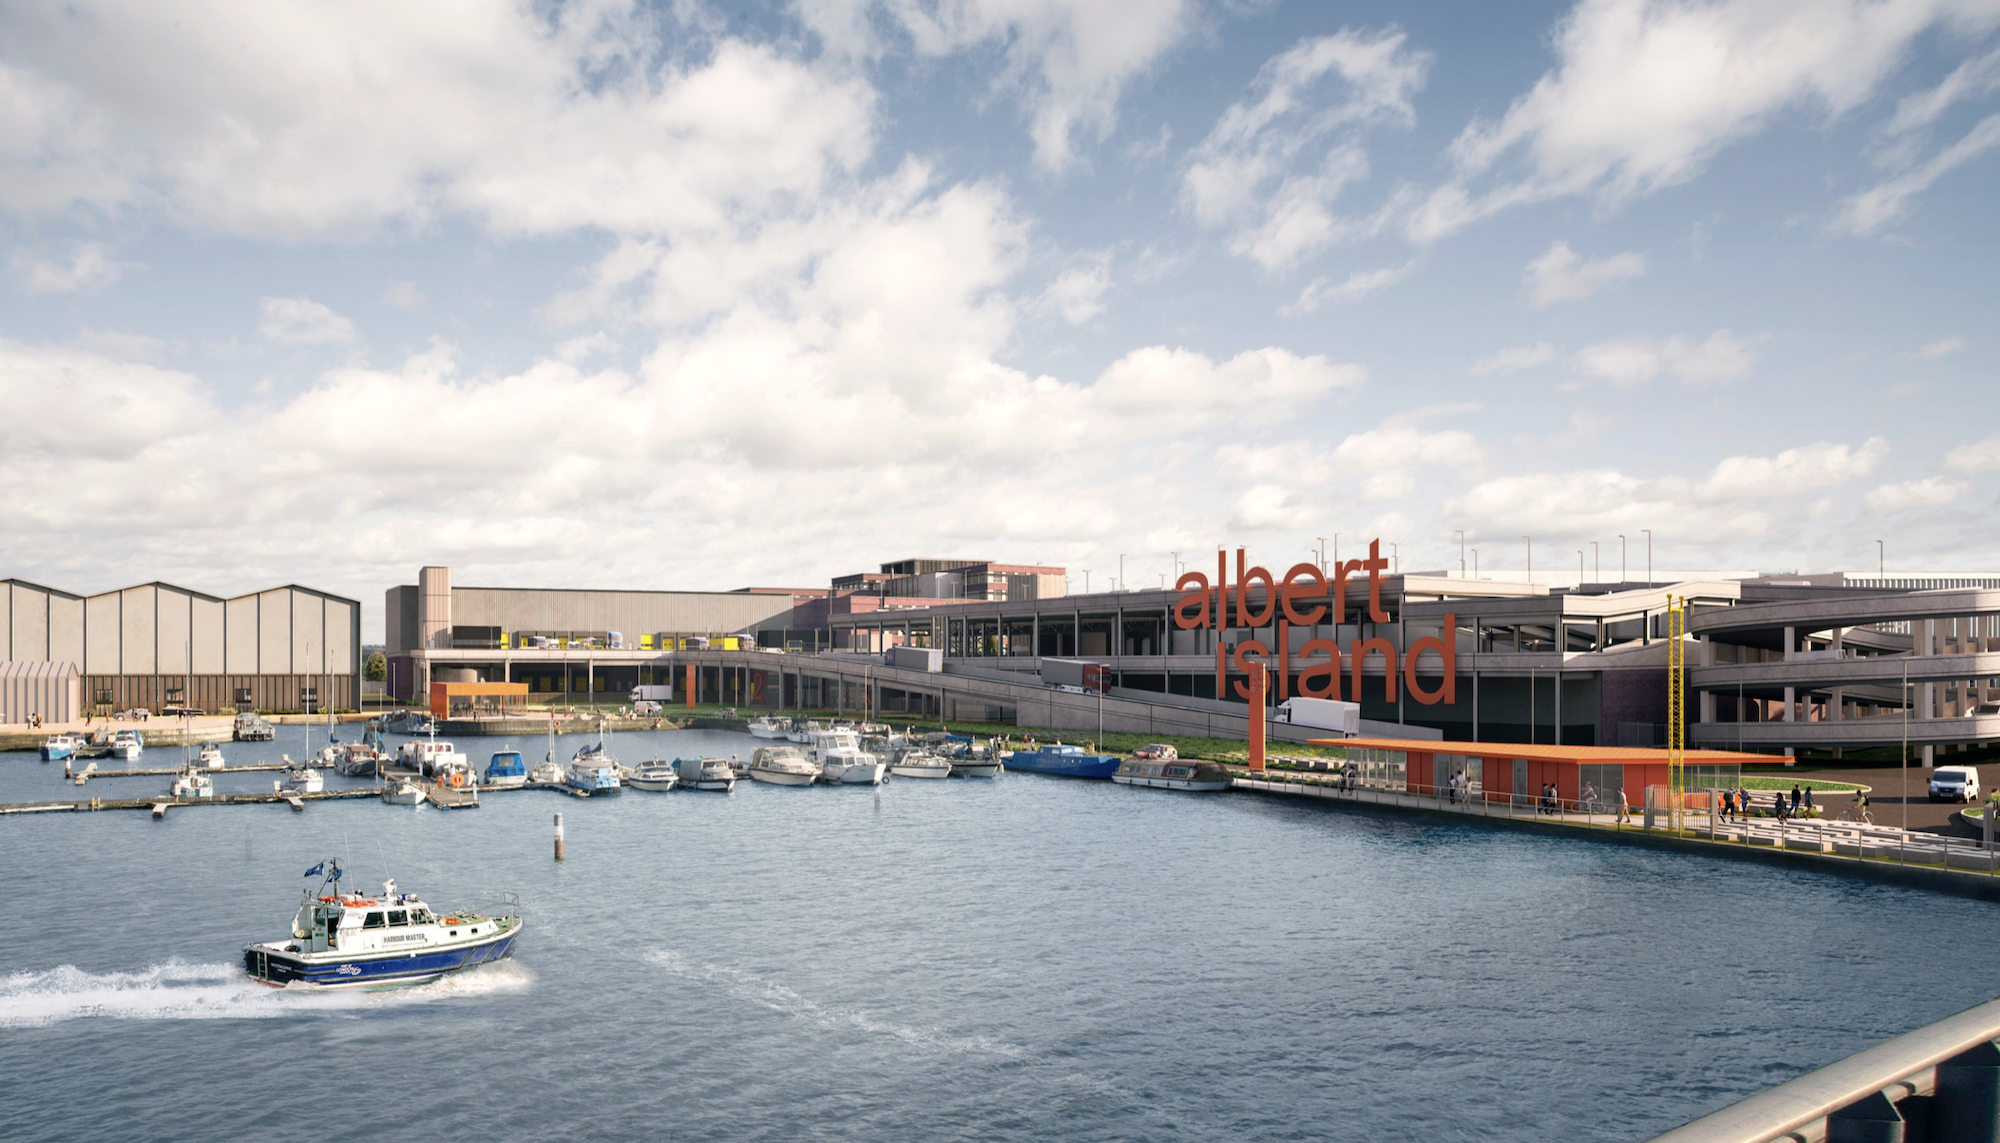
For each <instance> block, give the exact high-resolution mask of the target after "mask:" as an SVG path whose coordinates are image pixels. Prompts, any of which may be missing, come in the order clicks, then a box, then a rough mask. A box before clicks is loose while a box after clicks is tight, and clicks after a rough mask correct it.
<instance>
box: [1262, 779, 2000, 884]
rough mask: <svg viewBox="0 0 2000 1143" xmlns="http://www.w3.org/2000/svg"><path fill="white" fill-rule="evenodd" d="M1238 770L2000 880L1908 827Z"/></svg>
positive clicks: (1300, 788) (1518, 814)
mask: <svg viewBox="0 0 2000 1143" xmlns="http://www.w3.org/2000/svg"><path fill="white" fill-rule="evenodd" d="M1232 771H1233V772H1234V773H1235V774H1236V779H1235V782H1234V783H1233V786H1234V788H1235V789H1239V790H1252V791H1257V792H1260V793H1271V794H1284V795H1290V796H1303V797H1314V798H1325V799H1330V800H1335V801H1343V802H1353V803H1356V804H1361V805H1377V806H1383V807H1393V808H1396V809H1404V810H1417V811H1423V812H1429V813H1443V814H1454V815H1459V816H1463V817H1473V818H1484V819H1492V820H1495V821H1513V822H1517V823H1521V824H1528V823H1535V824H1540V825H1545V826H1553V827H1567V828H1572V829H1576V830H1579V831H1587V832H1594V831H1610V832H1617V833H1634V834H1640V835H1646V836H1654V837H1662V838H1679V839H1681V840H1686V841H1698V842H1708V843H1714V844H1719V845H1732V846H1745V847H1750V848H1762V849H1766V850H1784V851H1788V852H1797V853H1813V854H1820V855H1822V856H1825V857H1828V858H1830V859H1853V860H1865V861H1886V862H1890V863H1894V864H1900V865H1913V866H1925V867H1930V868H1934V869H1941V870H1967V871H1971V872H1978V873H1986V874H1991V875H1996V876H2000V861H1996V858H2000V849H1989V848H1987V847H1986V846H1985V845H1984V844H1982V843H1981V842H1979V841H1969V840H1965V839H1961V838H1953V837H1945V836H1942V835H1939V834H1935V833H1924V832H1919V831H1916V830H1903V829H1899V828H1897V827H1895V826H1889V825H1877V824H1870V823H1867V822H1855V821H1841V820H1833V821H1828V820H1826V819H1785V818H1747V819H1738V820H1735V821H1727V820H1724V819H1723V818H1722V817H1721V816H1720V815H1719V814H1715V815H1711V814H1710V813H1709V811H1708V810H1706V809H1702V810H1697V811H1689V812H1687V813H1685V814H1683V815H1682V820H1681V823H1680V825H1679V827H1678V829H1677V828H1676V827H1675V825H1674V823H1673V822H1672V821H1671V820H1670V815H1669V814H1667V813H1666V811H1665V810H1656V811H1654V812H1653V813H1652V814H1651V815H1650V817H1651V820H1650V821H1648V814H1647V813H1646V811H1644V810H1636V809H1635V810H1634V811H1633V812H1632V814H1631V815H1630V819H1629V820H1625V821H1620V820H1619V815H1618V813H1617V812H1616V809H1615V807H1614V806H1611V805H1597V806H1591V805H1579V804H1578V803H1576V802H1574V801H1567V800H1562V799H1555V800H1544V799H1540V798H1535V797H1531V796H1527V795H1503V794H1498V793H1495V794H1491V795H1489V794H1487V793H1486V792H1485V791H1483V790H1481V789H1479V788H1478V787H1474V788H1473V789H1472V790H1471V791H1470V792H1469V793H1466V794H1461V795H1459V796H1458V797H1457V798H1454V797H1453V796H1452V795H1451V794H1450V793H1449V792H1439V793H1435V794H1433V793H1427V792H1421V791H1412V790H1408V789H1402V788H1398V787H1395V786H1390V785H1382V784H1369V783H1367V782H1356V783H1354V784H1353V785H1351V786H1344V785H1343V784H1342V783H1341V781H1340V779H1339V777H1338V776H1337V775H1332V774H1328V775H1320V774H1308V773H1288V772H1286V771H1281V770H1270V771H1266V772H1265V774H1264V776H1263V777H1261V778H1256V777H1251V776H1250V774H1249V771H1248V770H1245V769H1243V768H1241V767H1232Z"/></svg>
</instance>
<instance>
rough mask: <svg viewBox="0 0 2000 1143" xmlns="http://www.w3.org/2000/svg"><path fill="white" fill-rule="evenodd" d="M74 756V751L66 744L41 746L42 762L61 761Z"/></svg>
mask: <svg viewBox="0 0 2000 1143" xmlns="http://www.w3.org/2000/svg"><path fill="white" fill-rule="evenodd" d="M74 757H76V751H75V750H72V749H70V748H69V747H67V746H44V747H42V761H44V762H62V761H65V760H67V759H70V758H74Z"/></svg>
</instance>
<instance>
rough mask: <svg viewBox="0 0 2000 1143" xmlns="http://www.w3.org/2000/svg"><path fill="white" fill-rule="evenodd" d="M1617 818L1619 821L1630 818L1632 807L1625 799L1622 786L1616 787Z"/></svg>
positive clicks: (1625, 820)
mask: <svg viewBox="0 0 2000 1143" xmlns="http://www.w3.org/2000/svg"><path fill="white" fill-rule="evenodd" d="M1618 820H1619V821H1621V822H1629V821H1631V820H1632V807H1631V806H1630V805H1628V804H1627V803H1626V801H1625V787H1623V786H1620V787H1618Z"/></svg>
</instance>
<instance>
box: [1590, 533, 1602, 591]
mask: <svg viewBox="0 0 2000 1143" xmlns="http://www.w3.org/2000/svg"><path fill="white" fill-rule="evenodd" d="M1603 578H1604V561H1602V560H1601V559H1599V558H1598V551H1597V541H1596V540H1592V541H1590V582H1592V583H1596V582H1597V581H1598V580H1601V579H1603Z"/></svg>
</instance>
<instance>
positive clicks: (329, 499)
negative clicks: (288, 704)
mask: <svg viewBox="0 0 2000 1143" xmlns="http://www.w3.org/2000/svg"><path fill="white" fill-rule="evenodd" d="M1996 152H2000V0H1819V2H1790V3H1785V2H1777V0H1707V2H1700V0H1580V2H1577V3H1536V2H1533V0H1523V2H1521V3H1514V4H1505V5H1478V4H1464V3H1455V4H1443V3H1432V2H1426V0H1405V2H1402V3H1396V4H1368V3H1353V4H1346V3H1331V2H1317V3H1279V2H1260V0H1220V2H1203V0H1073V2H1072V0H796V2H793V3H766V4H747V3H742V4H709V3H703V2H701V0H674V2H667V3H629V2H623V0H579V2H574V3H542V4H534V5H520V4H503V3H474V2H469V0H430V2H427V3H424V4H420V5H412V4H407V3H392V2H387V0H382V2H372V0H354V2H351V3H344V4H340V5H328V4H323V3H293V2H288V0H265V2H262V3H258V4H253V5H240V4H212V3H201V2H199V0H189V2H184V3H178V4H173V5H159V4H144V3H137V2H131V3H125V2H112V0H70V2H62V3H44V2H40V0H16V2H14V3H10V4H8V5H6V6H4V8H0V246H4V251H0V302H3V303H4V304H0V409H4V412H5V415H4V417H0V441H4V447H0V478H4V487H5V489H6V494H5V513H4V517H0V528H4V532H5V535H4V550H5V552H6V553H7V557H8V558H7V561H6V563H7V566H6V567H5V569H4V570H0V574H4V575H15V576H20V577H22V578H26V579H31V580H35V581H37V582H43V583H48V584H51V585H53V586H58V587H63V588H65V589H68V590H76V591H87V592H89V591H100V590H106V589H109V588H115V587H119V586H124V585H127V584H132V583H138V582H144V581H149V580H155V579H160V580H166V581H169V582H173V583H179V584H182V585H185V586H188V587H193V588H196V589H199V590H204V591H209V592H213V593H216V594H233V593H236V592H240V591H249V590H256V589H258V588H261V587H265V586H270V585H272V584H275V583H281V582H298V583H303V584H306V585H309V586H313V587H318V588H322V589H324V590H329V591H333V592H337V593H339V594H343V595H349V596H353V597H355V598H359V599H361V600H362V601H363V603H364V606H365V607H366V608H367V609H368V610H369V612H370V614H369V616H368V619H367V627H368V629H369V630H370V631H376V632H379V630H380V623H381V617H380V615H379V609H380V606H381V603H380V601H381V599H382V592H383V590H384V589H385V588H387V587H390V586H393V585H395V584H401V583H408V582H414V578H415V573H416V569H417V568H418V567H419V566H421V565H424V564H446V565H450V566H451V567H452V568H453V569H454V578H455V579H456V581H457V582H459V583H477V584H490V585H500V586H572V587H627V588H670V589H689V590H696V589H728V588H734V587H739V586H745V585H751V584H756V585H785V586H820V585H824V584H825V583H826V582H827V581H828V580H829V579H830V578H831V577H833V576H835V575H840V574H846V573H851V572H855V571H861V570H873V569H874V567H875V566H876V565H877V564H879V563H882V562H884V561H887V560H893V559H900V558H906V557H910V556H919V555H926V556H931V555H934V556H957V557H970V558H983V559H993V560H999V561H1003V562H1016V563H1041V564H1059V565H1063V566H1065V567H1068V568H1069V569H1071V571H1072V573H1073V576H1074V580H1075V582H1074V587H1075V588H1076V589H1079V590H1080V589H1081V588H1082V587H1083V578H1084V572H1085V570H1086V569H1088V571H1089V575H1090V584H1091V586H1092V587H1093V588H1096V589H1100V590H1101V589H1103V588H1104V587H1107V586H1110V581H1111V580H1114V579H1115V578H1116V577H1117V576H1118V575H1119V570H1118V569H1119V567H1120V565H1121V559H1122V563H1123V568H1124V573H1123V574H1124V577H1125V578H1124V582H1125V583H1126V584H1128V585H1130V586H1132V587H1135V588H1137V587H1153V586H1158V585H1159V583H1160V582H1161V577H1163V576H1164V577H1166V578H1167V579H1168V580H1169V581H1170V580H1171V578H1172V573H1173V570H1174V567H1175V560H1176V558H1178V559H1180V560H1182V561H1190V562H1193V563H1194V564H1195V565H1196V566H1203V565H1205V564H1206V563H1209V562H1211V561H1212V560H1213V552H1214V550H1215V548H1216V547H1217V546H1219V545H1228V546H1230V547H1232V548H1233V547H1235V546H1237V545H1244V546H1247V547H1248V548H1249V550H1250V554H1251V558H1252V559H1253V560H1258V561H1261V562H1268V563H1272V564H1277V565H1289V564H1291V563H1293V562H1297V561H1300V560H1307V559H1314V558H1317V554H1318V552H1319V550H1320V548H1321V545H1322V543H1323V542H1324V543H1325V545H1326V547H1327V549H1328V554H1329V555H1331V554H1332V553H1331V549H1332V548H1333V547H1334V546H1335V545H1338V546H1339V547H1340V550H1341V555H1342V556H1343V557H1349V556H1352V555H1354V554H1356V549H1357V548H1358V547H1359V546H1360V545H1362V544H1364V543H1365V542H1366V541H1367V540H1368V539H1370V538H1376V537H1379V538H1380V539H1381V541H1382V543H1383V545H1384V551H1385V552H1387V551H1389V550H1390V545H1394V551H1395V553H1396V556H1397V560H1398V566H1399V567H1400V568H1402V569H1404V570H1422V569H1436V568H1449V569H1454V570H1455V569H1456V568H1457V567H1458V566H1459V564H1460V560H1461V543H1462V544H1463V547H1464V549H1465V552H1466V553H1467V554H1466V555H1465V556H1464V558H1465V559H1466V560H1467V561H1470V560H1472V559H1474V558H1476V559H1477V560H1478V561H1479V565H1480V569H1481V571H1482V573H1484V574H1491V575H1519V574H1522V573H1523V572H1524V571H1525V570H1526V567H1527V564H1528V561H1529V559H1530V558H1532V559H1533V561H1534V565H1535V570H1536V572H1537V573H1538V574H1554V573H1556V572H1557V571H1559V570H1560V569H1570V570H1571V572H1572V578H1573V570H1574V569H1575V567H1576V566H1577V560H1578V558H1579V557H1578V554H1577V553H1579V552H1583V553H1588V555H1587V556H1585V557H1584V558H1585V559H1587V560H1589V562H1590V570H1589V572H1588V574H1589V575H1591V576H1596V575H1600V574H1601V575H1602V576H1603V577H1604V578H1614V577H1615V573H1616V570H1617V563H1618V560H1619V559H1620V556H1619V552H1620V551H1621V541H1620V540H1619V536H1620V534H1623V535H1624V536H1625V537H1627V538H1626V540H1625V541H1624V542H1623V550H1625V551H1626V552H1627V553H1628V554H1627V555H1626V556H1625V558H1626V559H1628V560H1629V561H1631V565H1632V568H1633V570H1632V572H1631V574H1632V575H1633V576H1634V577H1635V578H1636V577H1637V576H1638V575H1639V574H1640V573H1639V571H1638V570H1637V567H1638V564H1639V562H1640V561H1641V559H1642V557H1641V556H1640V555H1639V550H1640V549H1639V545H1640V544H1641V542H1642V539H1643V536H1644V534H1645V533H1647V532H1650V535H1651V542H1652V545H1653V552H1654V555H1653V559H1654V560H1655V562H1656V565H1657V566H1658V567H1660V568H1663V569H1665V568H1690V569H1723V568H1727V569H1743V570H1755V571H1777V572H1791V571H1803V572H1811V571H1827V570H1841V569H1851V570H1863V571H1872V570H1874V569H1875V567H1876V566H1877V563H1878V558H1879V560H1880V561H1881V563H1882V564H1883V565H1884V566H1886V567H1887V568H1888V569H1889V570H1891V571H1911V572H1914V571H1925V570H1930V571H1937V570H1956V571H1977V570H1984V571H1996V570H2000V538H1996V537H2000V530H1996V528H1995V526H1994V523H1993V521H1994V519H1995V515H1996V513H1995V510H1996V508H2000V416H1996V414H2000V392H1996V386H1995V384H1994V381H1993V377H1994V366H1995V363H1996V360H2000V344H1996V337H2000V334H1996V332H1995V331H1996V329H2000V323H1996V321H1995V315H1996V301H2000V296H1997V295H2000V291H1996V283H1995V265H1996V260H1995V254H1996V249H2000V242H1996V238H2000V218H1996V211H1995V206H1996V203H2000V196H1996V194H1995V188H1996V185H1997V184H2000V180H1996V175H2000V153H1996ZM1461 536H1462V540H1461ZM1322 537H1324V538H1325V539H1324V541H1322ZM1877 541H1881V547H1880V549H1879V556H1878V546H1877ZM1530 545H1532V557H1531V555H1530ZM1593 545H1595V546H1594V547H1593ZM1474 551H1476V552H1477V553H1478V554H1477V556H1476V557H1474V556H1473V555H1472V554H1471V553H1472V552H1474ZM1600 569H1601V570H1600Z"/></svg>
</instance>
